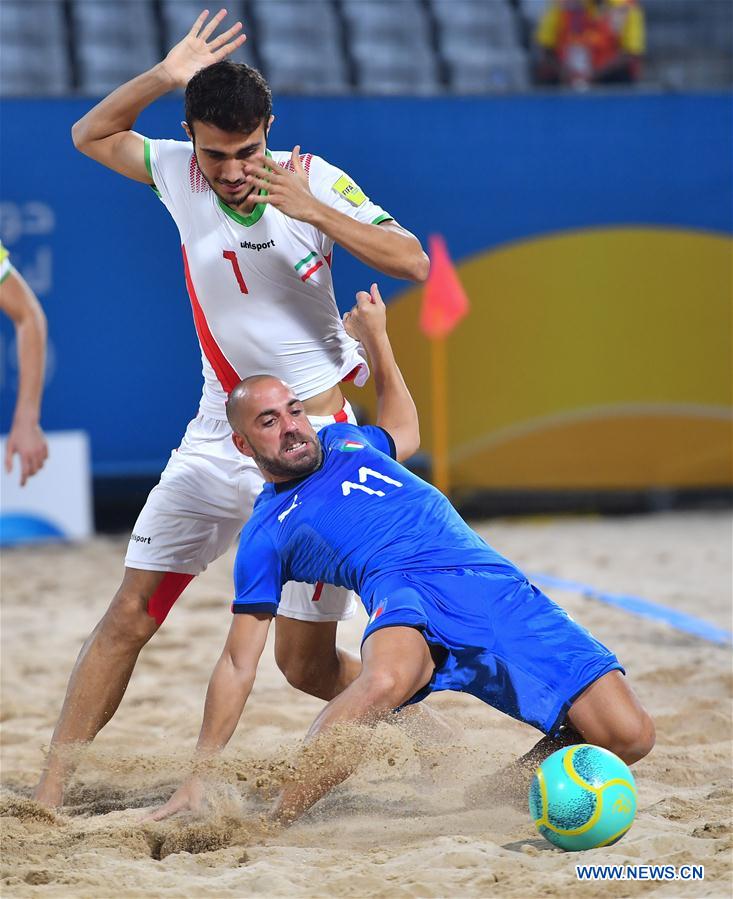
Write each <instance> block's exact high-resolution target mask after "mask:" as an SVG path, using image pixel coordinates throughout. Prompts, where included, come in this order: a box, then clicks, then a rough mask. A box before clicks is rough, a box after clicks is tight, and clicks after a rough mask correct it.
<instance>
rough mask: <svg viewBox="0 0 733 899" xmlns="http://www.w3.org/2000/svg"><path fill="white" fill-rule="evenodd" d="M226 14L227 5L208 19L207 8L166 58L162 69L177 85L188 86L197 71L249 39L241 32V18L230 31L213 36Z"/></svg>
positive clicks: (220, 58)
mask: <svg viewBox="0 0 733 899" xmlns="http://www.w3.org/2000/svg"><path fill="white" fill-rule="evenodd" d="M226 14H227V11H226V10H225V9H220V10H219V12H218V13H217V14H216V15H215V16H214V18H213V19H212V20H211V21H210V22H208V23H207V22H206V20H207V19H208V17H209V10H208V9H205V10H204V11H203V12H202V13H201V15H200V16H199V17H198V19H196V21H195V22H194V23H193V27H192V28H191V30H190V31H189V32H188V34H187V35H186V36H185V37H184V38H183V40H182V41H180V43H178V44H176V46H175V47H173V49H172V50H171V51H170V52H169V53H168V55H167V56H166V58H165V59H164V60H163V62H162V63H161V65H162V67H163V69H164V70H165V71H166V72H167V73H168V75H169V76H170V77H171V78H172V79H173V81H174V82H175V84H176V86H177V87H185V86H186V85H187V84H188V82H189V81H190V80H191V79H192V78H193V76H194V75H195V74H196V72H198V71H199V70H200V69H205V68H206V66H210V65H212V64H213V63H215V62H221V60H222V59H226V58H227V56H229V55H230V54H231V53H233V52H234V51H235V50H236V49H237V47H241V46H242V44H243V43H244V42H245V41H246V40H247V36H246V35H244V34H239V33H238V32H240V31H241V30H242V23H241V22H235V23H234V25H232V27H231V28H229V29H228V30H227V31H224V32H222V33H221V34H220V35H219V36H218V37H214V38H212V35H213V34H214V32H215V31H216V29H217V28H218V27H219V25H220V23H221V21H222V19H224V17H225V16H226Z"/></svg>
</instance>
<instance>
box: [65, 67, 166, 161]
mask: <svg viewBox="0 0 733 899" xmlns="http://www.w3.org/2000/svg"><path fill="white" fill-rule="evenodd" d="M176 86H177V85H176V82H175V80H174V79H173V78H172V77H171V75H169V74H168V72H167V70H166V69H165V67H164V66H163V64H162V63H158V65H156V66H153V68H152V69H149V70H148V71H147V72H143V74H142V75H138V76H137V78H133V79H132V81H128V82H127V83H126V84H123V85H122V86H121V87H118V88H117V90H114V91H112V93H111V94H110V95H109V96H107V97H105V98H104V100H102V101H101V102H100V103H97V105H96V106H94V107H93V108H92V109H90V110H89V112H88V113H87V114H86V115H85V116H83V117H82V118H81V119H79V121H78V122H76V124H75V125H74V126H73V127H72V129H71V137H72V140H73V141H74V146H75V147H76V148H77V149H78V150H81V152H82V153H87V151H88V150H89V149H90V148H91V147H92V145H93V144H94V142H95V141H97V140H104V138H106V137H110V136H111V135H113V134H119V133H120V132H123V131H130V130H131V129H132V127H133V125H134V124H135V121H136V120H137V117H138V116H139V115H140V113H141V112H142V110H143V109H145V108H146V107H147V106H149V105H150V104H151V103H153V102H154V101H155V100H157V99H158V98H159V97H162V96H163V95H164V94H167V93H168V92H169V91H171V90H173V89H174V88H175V87H176ZM88 155H91V154H88Z"/></svg>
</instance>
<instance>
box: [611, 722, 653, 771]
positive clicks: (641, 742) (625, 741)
mask: <svg viewBox="0 0 733 899" xmlns="http://www.w3.org/2000/svg"><path fill="white" fill-rule="evenodd" d="M655 740H656V731H655V728H654V721H653V720H652V717H651V715H649V714H648V713H647V712H646V711H645V710H644V709H640V710H639V711H638V713H637V714H636V715H634V716H629V717H628V718H625V720H624V722H623V724H622V725H621V726H620V727H618V728H616V729H615V730H614V732H613V733H612V734H611V738H610V740H609V743H610V745H608V746H607V747H606V748H607V749H610V750H611V751H612V752H615V753H616V755H617V756H618V757H619V758H621V759H623V760H624V761H625V762H626V764H627V765H633V764H634V762H638V761H639V760H640V759H643V758H644V756H646V755H648V754H649V753H650V752H651V751H652V749H653V748H654V743H655Z"/></svg>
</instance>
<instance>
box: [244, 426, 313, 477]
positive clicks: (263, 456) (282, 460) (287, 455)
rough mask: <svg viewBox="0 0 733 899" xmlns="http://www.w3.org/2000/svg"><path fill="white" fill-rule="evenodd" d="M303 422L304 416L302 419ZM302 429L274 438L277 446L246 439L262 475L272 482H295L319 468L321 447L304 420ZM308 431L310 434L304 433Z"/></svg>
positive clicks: (270, 441)
mask: <svg viewBox="0 0 733 899" xmlns="http://www.w3.org/2000/svg"><path fill="white" fill-rule="evenodd" d="M304 418H305V416H304ZM304 425H305V426H307V428H306V427H297V428H289V429H286V430H284V431H283V432H282V433H280V434H279V435H278V438H279V439H278V446H277V448H276V449H274V447H273V446H272V444H273V442H274V441H273V440H272V439H271V438H270V437H269V436H268V438H267V439H266V440H261V439H258V438H255V439H254V440H252V438H251V437H249V444H250V446H251V448H252V450H253V453H254V455H253V458H254V460H255V462H256V463H257V465H258V466H259V468H260V469H261V470H262V471H266V472H268V473H269V474H271V475H274V476H275V477H276V478H286V479H289V478H297V477H302V476H303V475H307V474H311V472H314V471H315V470H316V469H317V468H319V467H320V465H321V456H322V454H323V451H322V450H321V444H320V441H319V440H318V438H317V437H316V435H315V432H314V431H313V429H312V428H311V427H310V425H309V424H308V419H305V421H304ZM308 431H310V433H308Z"/></svg>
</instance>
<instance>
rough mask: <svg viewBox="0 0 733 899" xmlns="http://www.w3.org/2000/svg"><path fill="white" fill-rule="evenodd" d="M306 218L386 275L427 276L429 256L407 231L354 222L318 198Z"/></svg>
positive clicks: (410, 279) (395, 276)
mask: <svg viewBox="0 0 733 899" xmlns="http://www.w3.org/2000/svg"><path fill="white" fill-rule="evenodd" d="M308 221H309V223H310V224H311V225H313V226H314V227H316V228H318V230H319V231H322V232H323V233H324V234H326V235H328V237H330V238H331V240H334V241H335V242H336V243H337V244H339V245H340V246H342V247H343V248H344V249H345V250H348V251H349V253H351V254H352V256H356V258H357V259H359V260H360V261H361V262H363V263H365V264H366V265H369V266H371V267H372V268H374V269H377V271H380V272H384V274H385V275H390V276H391V277H393V278H404V279H406V280H409V281H424V280H425V279H426V278H427V276H428V270H429V268H430V263H429V261H428V257H427V256H426V255H425V253H424V252H423V250H422V247H421V246H420V241H419V240H418V239H417V238H416V237H414V236H413V235H412V234H409V233H408V232H404V233H400V232H398V231H393V230H390V229H389V228H388V227H384V226H382V225H369V224H364V223H363V222H357V221H356V220H355V219H352V218H350V217H349V216H348V215H344V214H343V213H342V212H339V211H338V210H336V209H332V208H331V207H330V206H327V205H326V204H325V203H321V202H319V201H315V202H314V207H313V214H312V215H311V216H309V219H308Z"/></svg>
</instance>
